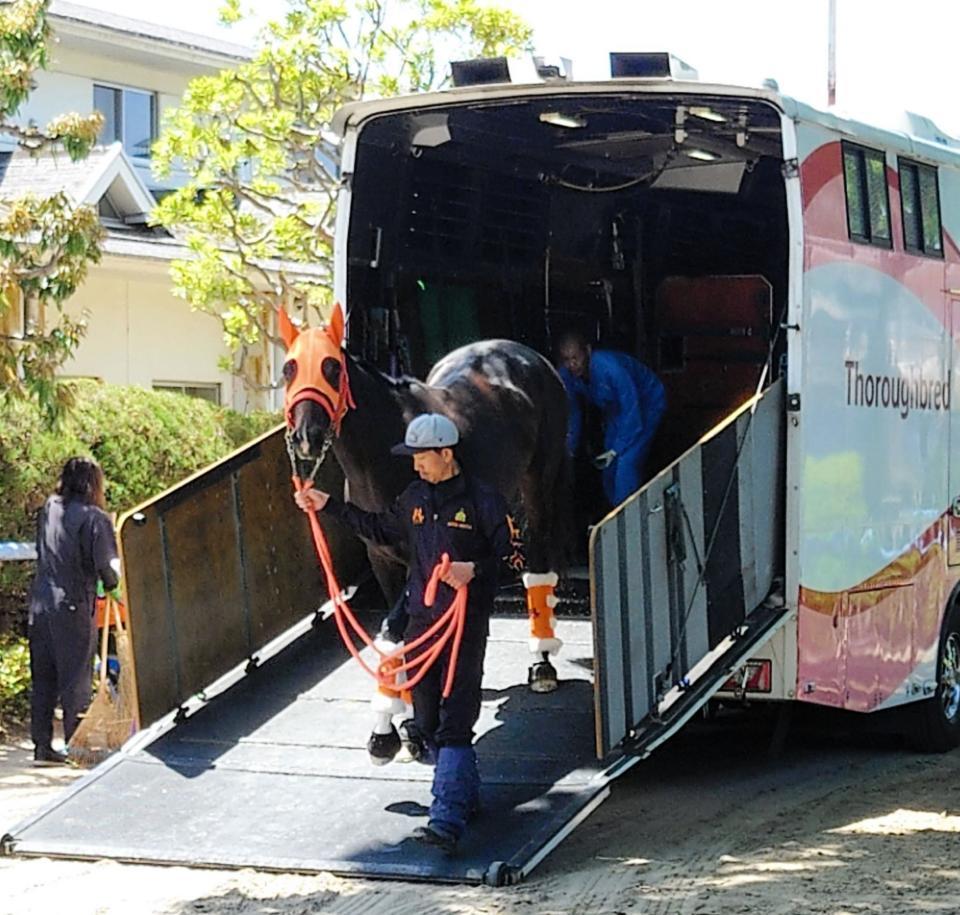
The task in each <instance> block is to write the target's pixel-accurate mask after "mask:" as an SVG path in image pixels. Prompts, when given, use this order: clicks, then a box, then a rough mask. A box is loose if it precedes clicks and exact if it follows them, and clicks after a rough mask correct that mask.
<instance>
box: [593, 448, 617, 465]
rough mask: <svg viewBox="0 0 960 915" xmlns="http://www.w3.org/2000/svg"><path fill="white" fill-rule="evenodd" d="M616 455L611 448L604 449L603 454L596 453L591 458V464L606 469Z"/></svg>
mask: <svg viewBox="0 0 960 915" xmlns="http://www.w3.org/2000/svg"><path fill="white" fill-rule="evenodd" d="M616 457H617V452H616V451H614V450H613V449H612V448H611V449H610V450H609V451H604V452H603V454H598V455H597V456H596V457H595V458H594V459H593V466H594V467H596V468H597V470H606V469H607V468H608V467H609V466H610V465H611V464H612V463H613V462H614V461H615V460H616Z"/></svg>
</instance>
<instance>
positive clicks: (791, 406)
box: [787, 394, 800, 413]
mask: <svg viewBox="0 0 960 915" xmlns="http://www.w3.org/2000/svg"><path fill="white" fill-rule="evenodd" d="M787 412H788V413H799V412H800V395H799V394H788V395H787Z"/></svg>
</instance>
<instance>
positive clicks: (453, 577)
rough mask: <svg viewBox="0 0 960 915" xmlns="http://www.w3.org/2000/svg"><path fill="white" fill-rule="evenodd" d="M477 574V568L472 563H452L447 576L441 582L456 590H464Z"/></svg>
mask: <svg viewBox="0 0 960 915" xmlns="http://www.w3.org/2000/svg"><path fill="white" fill-rule="evenodd" d="M476 574H477V572H476V567H475V566H474V564H473V563H472V562H451V563H450V568H449V569H447V574H446V575H444V576H443V578H441V579H440V581H442V582H443V583H444V584H445V585H450V587H451V588H454V589H456V588H462V587H463V586H464V585H465V584H468V583H469V582H471V581H473V578H474V576H475V575H476Z"/></svg>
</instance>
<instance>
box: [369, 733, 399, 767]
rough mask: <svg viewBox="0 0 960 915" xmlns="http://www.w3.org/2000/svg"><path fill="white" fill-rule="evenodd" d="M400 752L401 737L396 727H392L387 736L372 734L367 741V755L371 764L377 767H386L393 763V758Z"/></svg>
mask: <svg viewBox="0 0 960 915" xmlns="http://www.w3.org/2000/svg"><path fill="white" fill-rule="evenodd" d="M399 752H400V735H399V734H398V733H397V729H396V728H395V727H391V728H390V730H389V731H388V732H387V733H386V734H371V735H370V739H369V740H368V741H367V753H369V754H370V762H372V763H373V764H374V765H375V766H385V765H386V764H387V763H388V762H393V758H394V757H395V756H396V755H397V753H399Z"/></svg>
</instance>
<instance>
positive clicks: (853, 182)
mask: <svg viewBox="0 0 960 915" xmlns="http://www.w3.org/2000/svg"><path fill="white" fill-rule="evenodd" d="M843 184H844V188H845V190H846V196H847V229H848V231H849V233H850V238H851V239H852V240H853V241H858V242H862V243H864V244H868V245H881V246H883V247H885V248H889V247H892V236H891V233H890V199H889V197H888V195H887V176H886V161H885V157H884V154H883V153H882V152H881V151H879V150H876V149H868V148H867V147H865V146H856V145H855V144H853V143H844V144H843Z"/></svg>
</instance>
